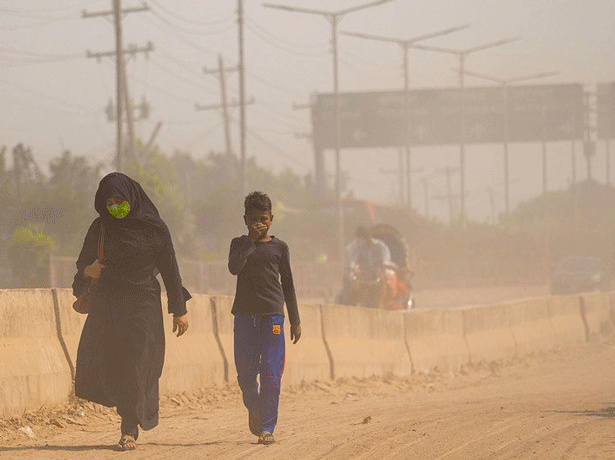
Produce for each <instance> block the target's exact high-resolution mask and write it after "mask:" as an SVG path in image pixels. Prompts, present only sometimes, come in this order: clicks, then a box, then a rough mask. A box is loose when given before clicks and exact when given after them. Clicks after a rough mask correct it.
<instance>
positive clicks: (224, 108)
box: [194, 97, 255, 174]
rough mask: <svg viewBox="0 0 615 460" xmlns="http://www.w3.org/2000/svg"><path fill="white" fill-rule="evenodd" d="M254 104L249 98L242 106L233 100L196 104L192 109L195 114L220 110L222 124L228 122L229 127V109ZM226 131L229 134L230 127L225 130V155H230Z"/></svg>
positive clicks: (228, 135) (252, 99)
mask: <svg viewBox="0 0 615 460" xmlns="http://www.w3.org/2000/svg"><path fill="white" fill-rule="evenodd" d="M254 102H255V100H254V98H253V97H251V98H250V99H248V100H247V101H244V103H243V104H242V103H241V102H239V101H236V100H233V101H231V102H228V101H226V103H222V104H210V105H201V104H198V103H197V104H194V108H195V110H196V111H197V112H198V111H201V110H220V109H222V116H223V117H224V124H225V125H226V123H227V122H228V123H229V125H230V121H231V119H230V117H229V116H228V109H229V108H230V107H241V106H242V105H251V104H254ZM225 112H226V113H225ZM227 131H228V132H230V126H229V127H227V128H225V134H226V152H227V155H232V150H230V147H231V144H230V142H231V141H230V134H227ZM229 152H230V153H229ZM240 167H241V166H240ZM239 173H240V174H241V169H240V171H239Z"/></svg>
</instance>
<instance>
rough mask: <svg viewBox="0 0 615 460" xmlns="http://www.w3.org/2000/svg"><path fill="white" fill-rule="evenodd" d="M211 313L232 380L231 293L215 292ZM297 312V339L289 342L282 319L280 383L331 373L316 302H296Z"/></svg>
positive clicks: (325, 376)
mask: <svg viewBox="0 0 615 460" xmlns="http://www.w3.org/2000/svg"><path fill="white" fill-rule="evenodd" d="M214 299H215V312H216V313H215V314H216V324H217V333H218V338H219V341H220V346H221V348H222V351H223V353H224V356H225V357H226V360H227V363H228V364H227V365H228V380H229V381H230V382H236V380H237V371H236V370H235V359H234V346H233V320H234V317H233V315H232V314H231V308H232V307H233V297H229V296H216V297H215V298H214ZM299 314H300V316H301V329H302V335H301V340H300V341H299V342H298V343H297V344H295V345H293V344H292V343H291V342H290V323H288V321H285V323H284V328H285V333H286V366H285V369H284V377H283V378H282V384H283V385H299V384H301V383H302V382H312V381H314V380H328V379H330V375H331V363H330V360H329V356H328V354H327V349H326V347H325V342H324V340H323V337H322V318H321V311H320V307H319V306H315V305H299Z"/></svg>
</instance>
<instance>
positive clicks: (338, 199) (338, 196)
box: [263, 0, 391, 263]
mask: <svg viewBox="0 0 615 460" xmlns="http://www.w3.org/2000/svg"><path fill="white" fill-rule="evenodd" d="M390 1H391V0H377V1H374V2H370V3H364V4H362V5H357V6H353V7H350V8H346V9H343V10H338V11H322V10H314V9H308V8H295V7H290V6H286V5H274V4H270V3H265V4H263V6H264V7H266V8H274V9H279V10H284V11H289V12H293V13H307V14H314V15H318V16H323V17H324V18H325V19H326V20H327V21H329V23H330V24H331V45H332V53H333V117H334V124H335V203H336V208H337V221H338V228H337V233H338V235H337V246H338V260H339V262H340V263H342V262H343V260H344V212H343V209H342V187H341V185H342V178H341V165H340V116H339V78H338V73H339V69H338V60H337V26H338V24H339V22H340V21H341V20H342V19H343V18H344V16H346V15H347V14H349V13H353V12H355V11H359V10H363V9H366V8H370V7H372V6H378V5H382V4H383V3H388V2H390Z"/></svg>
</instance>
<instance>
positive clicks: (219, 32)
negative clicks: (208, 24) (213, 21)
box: [150, 10, 235, 36]
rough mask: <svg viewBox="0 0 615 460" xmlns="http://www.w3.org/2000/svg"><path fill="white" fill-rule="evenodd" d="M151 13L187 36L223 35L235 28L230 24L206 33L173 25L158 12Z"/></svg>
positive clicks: (152, 11)
mask: <svg viewBox="0 0 615 460" xmlns="http://www.w3.org/2000/svg"><path fill="white" fill-rule="evenodd" d="M150 12H151V13H152V15H153V16H154V17H155V18H157V19H158V20H159V21H162V22H163V23H165V24H166V25H167V26H169V27H172V28H174V29H175V30H178V31H180V32H182V33H185V34H191V35H202V36H210V35H220V34H223V33H224V32H227V31H229V30H230V29H232V28H234V27H235V24H230V25H227V26H225V27H223V28H220V29H217V30H207V31H205V30H192V29H187V28H186V27H182V26H178V25H176V24H173V23H172V22H171V21H169V20H168V19H167V18H165V17H164V16H163V15H161V14H160V13H158V12H157V11H156V10H150Z"/></svg>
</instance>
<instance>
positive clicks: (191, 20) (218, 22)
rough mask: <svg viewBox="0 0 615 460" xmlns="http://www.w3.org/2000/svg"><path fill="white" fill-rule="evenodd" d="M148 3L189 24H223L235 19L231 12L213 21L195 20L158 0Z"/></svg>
mask: <svg viewBox="0 0 615 460" xmlns="http://www.w3.org/2000/svg"><path fill="white" fill-rule="evenodd" d="M150 3H151V4H152V5H153V6H155V7H156V8H158V9H159V10H161V11H162V12H164V13H165V14H167V15H169V16H171V17H173V18H175V19H178V20H180V21H183V22H187V23H189V24H196V25H199V26H211V25H218V24H225V23H228V22H229V21H234V19H235V15H234V14H233V15H231V16H228V17H226V18H223V19H218V20H214V21H205V22H203V21H196V20H194V19H191V18H186V17H183V16H180V15H178V14H177V13H174V12H173V11H171V10H168V9H166V8H164V7H163V6H162V5H161V4H160V2H158V1H157V0H150Z"/></svg>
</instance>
